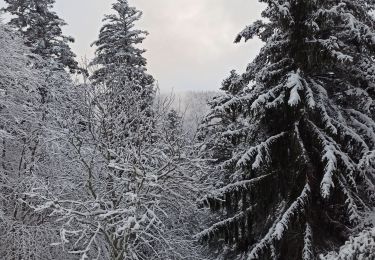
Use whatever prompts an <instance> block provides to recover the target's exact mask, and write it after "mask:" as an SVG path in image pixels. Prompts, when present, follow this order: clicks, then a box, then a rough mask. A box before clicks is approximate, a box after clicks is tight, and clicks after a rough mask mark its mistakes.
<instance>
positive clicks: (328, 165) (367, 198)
mask: <svg viewBox="0 0 375 260" xmlns="http://www.w3.org/2000/svg"><path fill="white" fill-rule="evenodd" d="M261 2H264V3H265V4H266V5H267V7H266V9H265V10H264V11H263V13H262V14H263V17H264V18H265V19H264V20H262V21H256V22H255V23H254V24H253V25H251V26H248V27H246V28H245V29H244V30H243V31H242V32H241V33H240V34H239V35H238V37H237V38H236V40H235V41H236V42H240V41H241V40H245V41H247V40H250V39H251V38H253V37H255V36H256V37H259V38H260V39H261V40H263V41H264V43H265V45H264V47H263V48H262V49H261V51H260V53H259V55H258V56H257V57H256V58H255V59H254V61H253V62H252V63H250V64H249V65H248V67H247V69H246V71H245V72H244V73H243V74H240V75H239V74H237V73H236V72H234V71H233V72H232V73H231V75H230V77H229V78H228V79H227V80H225V81H224V82H223V86H222V90H223V91H224V92H225V93H224V94H223V95H221V96H219V97H217V98H214V99H213V100H212V101H211V112H210V114H209V115H208V116H207V117H206V119H205V121H204V123H203V125H202V126H201V130H200V136H201V140H202V143H203V145H204V147H203V148H204V149H203V157H204V158H209V159H211V161H212V166H213V167H215V169H216V170H215V171H213V172H212V173H211V174H210V175H208V176H207V178H208V179H209V180H210V181H211V183H212V189H213V190H212V191H210V192H208V194H207V195H206V196H205V197H204V198H203V200H202V201H203V202H204V203H205V204H206V205H208V206H209V207H210V208H211V210H212V212H213V213H212V214H213V216H214V218H215V219H217V220H216V222H215V221H214V222H213V224H212V225H209V226H208V228H207V229H205V230H203V231H202V232H201V233H199V234H198V235H197V237H198V238H200V239H201V240H204V241H208V242H210V243H214V242H215V246H217V247H218V248H220V247H221V248H224V250H219V251H220V255H221V256H222V257H224V258H225V259H234V258H235V257H238V258H239V259H248V260H250V259H288V260H293V259H296V260H297V259H315V258H316V257H317V256H318V254H319V253H322V252H323V253H324V252H327V251H329V250H331V249H336V248H338V247H339V246H341V245H343V244H344V242H345V241H346V240H347V239H348V238H349V236H350V235H352V234H356V233H358V231H359V230H361V229H362V228H363V227H364V225H366V224H368V223H365V222H364V217H365V216H366V214H367V212H369V211H370V210H371V208H372V207H373V206H374V181H375V179H374V171H375V156H374V154H375V153H374V149H375V139H374V137H375V122H374V119H375V100H374V98H375V65H374V64H375V63H374V54H375V53H374V51H375V27H374V18H373V16H372V12H373V11H374V8H375V2H374V1H366V0H357V1H350V0H343V1H334V0H324V1H323V0H262V1H261ZM222 244H224V245H226V246H224V247H223V246H222ZM340 259H341V258H340ZM345 259H346V258H345ZM350 259H352V258H350Z"/></svg>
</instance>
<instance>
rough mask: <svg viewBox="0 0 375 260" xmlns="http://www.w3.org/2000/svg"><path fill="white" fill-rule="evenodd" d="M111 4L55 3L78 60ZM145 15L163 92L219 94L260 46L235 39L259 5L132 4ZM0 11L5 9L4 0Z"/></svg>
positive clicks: (247, 0) (136, 0)
mask: <svg viewBox="0 0 375 260" xmlns="http://www.w3.org/2000/svg"><path fill="white" fill-rule="evenodd" d="M112 2H113V1H112V0H56V11H57V13H58V14H59V15H60V17H61V18H63V19H64V20H65V21H66V22H67V23H68V26H66V27H65V28H64V32H65V33H66V34H68V35H71V36H73V37H74V38H75V39H76V42H75V44H74V45H72V47H73V50H74V51H75V53H76V54H77V56H78V57H82V56H87V57H88V58H91V57H92V56H93V51H94V50H93V49H92V48H90V44H91V43H92V42H93V41H94V40H95V39H96V37H97V35H98V31H99V28H100V26H101V20H102V18H103V15H104V14H105V13H108V12H110V8H111V3H112ZM129 2H130V3H131V4H132V5H133V6H136V7H137V8H138V9H140V10H142V11H143V18H142V20H141V21H140V22H139V23H138V26H137V27H138V28H140V29H145V30H147V31H148V32H149V33H150V35H149V36H148V38H147V39H146V41H145V42H144V48H146V49H147V54H146V58H147V59H148V69H149V72H150V73H151V74H153V75H154V77H155V78H156V79H157V80H158V82H159V85H160V88H161V89H162V90H170V89H174V90H175V91H186V90H217V89H219V88H220V83H221V81H222V80H223V79H224V78H225V77H226V76H227V75H228V74H229V71H230V70H231V69H238V70H239V71H243V70H244V69H245V67H246V65H247V64H248V63H249V62H250V61H251V60H252V59H253V58H254V57H255V55H256V53H257V52H258V51H259V49H260V46H261V43H260V42H259V41H258V40H252V41H250V42H248V43H241V44H233V40H234V38H235V36H236V34H237V33H238V32H239V31H241V30H242V29H243V28H244V27H245V26H246V25H249V24H251V22H252V21H254V20H256V19H259V18H260V12H261V10H262V6H261V5H260V4H259V3H258V2H257V1H255V0H230V1H228V0H129ZM0 6H4V2H3V0H0Z"/></svg>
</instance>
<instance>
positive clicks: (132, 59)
mask: <svg viewBox="0 0 375 260" xmlns="http://www.w3.org/2000/svg"><path fill="white" fill-rule="evenodd" d="M113 10H114V11H115V14H112V15H106V16H105V18H104V22H105V24H104V25H103V27H102V28H101V30H100V34H99V39H98V40H97V41H96V42H94V43H93V45H95V46H96V47H97V50H96V57H95V58H94V60H93V62H92V65H98V69H97V70H96V71H95V72H94V73H93V75H92V76H91V80H92V83H93V84H95V85H98V84H105V85H107V86H110V85H111V84H116V82H113V81H118V80H119V78H118V77H119V71H121V72H122V73H121V74H122V76H123V77H124V78H127V80H130V81H132V82H136V83H137V86H138V87H140V88H142V91H144V92H145V93H144V95H145V102H146V103H147V102H150V97H152V94H151V92H153V88H152V87H150V86H152V84H153V82H154V79H153V77H152V76H151V75H148V74H147V73H146V67H145V66H146V63H147V61H146V59H145V58H144V57H143V56H142V55H143V53H144V52H145V50H143V49H140V48H139V47H138V46H137V45H138V44H140V43H142V42H143V40H144V39H145V36H146V35H147V32H146V31H142V30H138V29H134V23H135V22H136V21H138V20H139V19H140V18H141V16H142V12H140V11H138V10H137V9H136V8H134V7H130V6H129V4H128V2H127V1H126V0H118V1H116V3H114V4H113ZM135 90H136V91H140V89H135Z"/></svg>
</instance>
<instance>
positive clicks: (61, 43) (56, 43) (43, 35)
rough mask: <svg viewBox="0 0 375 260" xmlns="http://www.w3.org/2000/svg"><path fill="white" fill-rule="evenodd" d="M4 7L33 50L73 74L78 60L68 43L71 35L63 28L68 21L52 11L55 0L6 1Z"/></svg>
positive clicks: (13, 24)
mask: <svg viewBox="0 0 375 260" xmlns="http://www.w3.org/2000/svg"><path fill="white" fill-rule="evenodd" d="M5 2H6V3H7V7H6V8H4V9H3V10H4V11H5V12H8V13H10V14H11V15H12V19H11V20H10V22H9V24H10V25H12V26H14V27H15V28H16V29H18V31H19V32H20V33H21V34H22V35H23V37H24V38H25V41H26V45H27V46H28V47H30V48H31V50H32V52H33V53H35V54H38V55H40V56H42V57H43V58H45V59H52V60H53V61H55V62H56V63H57V64H58V65H60V66H61V67H64V68H68V69H69V70H70V72H72V73H74V72H76V71H77V69H78V63H77V62H76V61H75V60H74V58H75V54H74V53H73V52H72V50H71V49H70V46H69V43H72V42H74V39H73V38H72V37H68V36H65V35H63V33H62V30H61V27H62V26H64V25H66V23H65V22H64V21H63V20H62V19H61V18H59V17H58V15H57V14H56V13H55V12H54V11H52V8H53V5H54V3H55V0H5Z"/></svg>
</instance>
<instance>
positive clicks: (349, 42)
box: [0, 0, 375, 260]
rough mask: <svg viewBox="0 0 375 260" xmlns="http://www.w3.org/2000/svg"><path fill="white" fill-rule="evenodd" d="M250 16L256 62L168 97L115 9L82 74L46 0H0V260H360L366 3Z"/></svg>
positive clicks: (371, 199)
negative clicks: (0, 1)
mask: <svg viewBox="0 0 375 260" xmlns="http://www.w3.org/2000/svg"><path fill="white" fill-rule="evenodd" d="M259 1H260V2H263V3H265V10H264V11H263V13H262V16H263V19H262V20H259V21H256V22H255V23H253V24H252V25H250V26H247V27H245V29H243V30H242V31H241V32H240V33H239V34H238V36H237V37H234V40H235V42H241V41H248V40H251V39H252V38H254V37H258V38H260V39H261V40H262V41H263V42H264V46H263V48H262V49H261V50H260V52H259V54H258V55H257V57H256V58H255V59H254V60H253V61H252V62H251V63H249V65H248V66H247V68H246V69H245V71H243V72H236V71H231V72H229V73H228V74H229V76H228V77H226V78H225V75H223V78H225V79H224V80H223V83H222V86H221V91H220V92H217V93H216V92H212V93H211V92H204V93H203V92H202V93H189V94H188V95H186V96H185V97H184V98H182V99H181V98H180V97H179V96H178V95H174V94H173V93H172V94H167V95H166V94H160V93H159V90H158V86H157V84H156V81H155V79H154V77H153V76H152V75H150V74H149V73H148V72H147V60H146V59H145V58H144V53H145V50H143V49H142V48H141V47H140V46H141V45H140V44H141V43H142V42H143V40H144V39H145V37H147V32H146V31H143V30H140V29H138V27H137V21H138V20H139V19H141V16H142V12H141V11H139V10H138V9H136V8H135V7H132V6H129V4H128V2H127V0H117V1H115V3H114V4H113V5H112V9H113V10H112V11H113V13H112V14H109V15H106V16H105V17H104V19H103V25H102V28H101V29H100V32H99V35H98V38H97V40H96V41H95V42H94V43H93V46H95V47H96V54H95V58H94V59H93V60H92V61H90V62H89V63H87V64H79V63H78V62H77V57H76V56H75V54H74V53H73V51H72V50H71V48H70V46H69V44H70V43H71V42H73V41H74V39H73V38H72V37H69V36H66V35H64V34H63V33H62V29H61V28H62V26H64V25H65V24H66V23H65V21H64V20H62V19H61V18H60V17H58V15H57V14H56V13H55V12H54V11H53V6H54V3H55V0H5V2H6V3H7V6H6V7H5V8H4V9H3V10H2V11H3V12H5V13H7V14H8V15H9V16H10V17H11V18H10V19H9V21H7V22H6V23H4V22H3V23H1V24H0V259H4V260H8V259H9V260H16V259H17V260H21V259H22V260H44V259H45V260H52V259H53V260H58V259H61V260H69V259H82V260H85V259H98V260H99V259H103V260H105V259H111V260H115V259H116V260H125V259H126V260H154V259H155V260H157V259H160V260H162V259H163V260H165V259H170V260H179V259H181V260H182V259H187V260H211V259H212V260H213V259H222V260H225V259H228V260H229V259H238V260H252V259H260V260H268V259H269V260H272V259H275V260H276V259H281V260H310V259H312V260H313V259H321V260H323V259H325V260H365V259H370V260H371V259H375V226H374V225H375V209H374V206H375V186H374V185H375V16H374V13H375V1H374V0H340V1H338V0H259ZM249 19H251V17H249ZM234 33H236V32H234ZM197 37H199V36H197ZM76 78H80V80H74V79H76ZM218 88H219V86H218Z"/></svg>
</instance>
